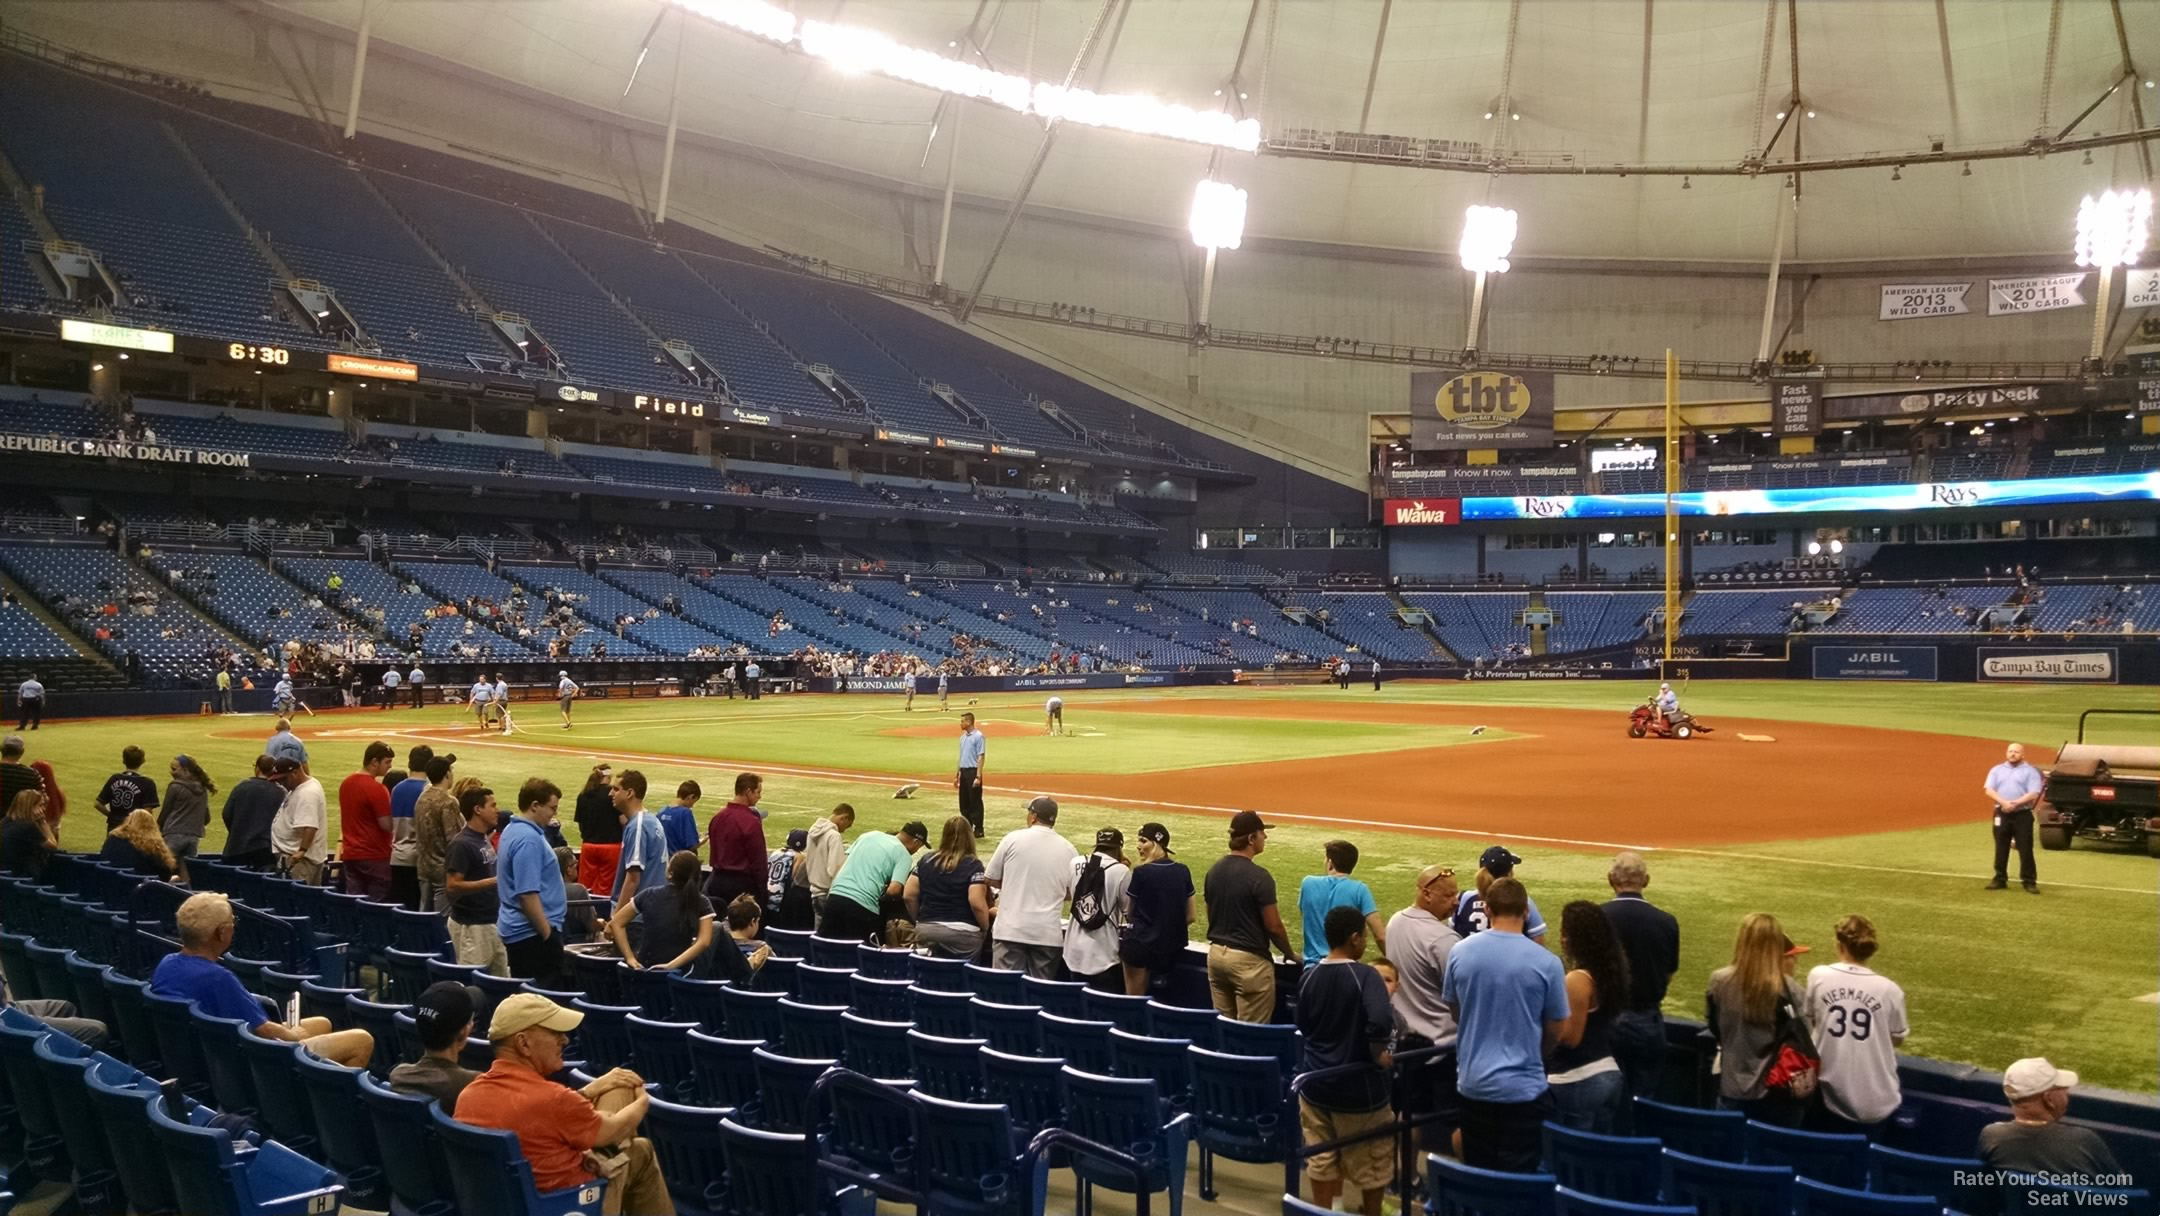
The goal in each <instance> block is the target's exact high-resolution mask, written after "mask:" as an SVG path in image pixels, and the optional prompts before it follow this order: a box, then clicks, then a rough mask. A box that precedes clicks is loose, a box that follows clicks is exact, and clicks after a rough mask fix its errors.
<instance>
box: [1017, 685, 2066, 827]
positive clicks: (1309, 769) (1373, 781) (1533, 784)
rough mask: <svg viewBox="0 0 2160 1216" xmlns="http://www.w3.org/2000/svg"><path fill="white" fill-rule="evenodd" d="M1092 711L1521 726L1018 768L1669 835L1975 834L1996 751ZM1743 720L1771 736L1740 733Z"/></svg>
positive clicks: (1411, 812)
mask: <svg viewBox="0 0 2160 1216" xmlns="http://www.w3.org/2000/svg"><path fill="white" fill-rule="evenodd" d="M1088 712H1089V713H1090V714H1124V713H1149V714H1172V715H1194V714H1202V715H1209V716H1216V715H1220V716H1224V717H1250V718H1276V719H1308V720H1333V721H1357V722H1389V723H1407V724H1417V723H1425V722H1430V723H1434V724H1435V729H1436V730H1444V731H1449V732H1460V731H1464V730H1467V729H1468V723H1476V724H1482V725H1485V726H1490V727H1494V728H1498V729H1503V730H1508V731H1513V732H1516V733H1518V734H1521V735H1524V736H1527V737H1525V738H1520V739H1506V740H1501V741H1498V742H1495V743H1491V744H1486V745H1482V746H1478V747H1433V748H1416V749H1411V750H1405V751H1393V752H1381V753H1378V754H1365V755H1357V756H1338V757H1329V758H1323V759H1317V760H1288V761H1282V762H1280V763H1274V764H1239V765H1222V766H1213V767H1200V766H1196V767H1194V768H1190V769H1184V770H1180V771H1177V772H1169V773H1151V774H1145V775H1140V776H1131V777H1125V776H1110V775H1105V774H1101V773H1086V774H1080V773H1076V774H1069V775H1051V774H1028V775H1027V776H1025V777H1024V778H1018V779H1021V780H1025V781H1026V782H1027V783H1028V784H1030V785H1039V786H1042V787H1044V788H1050V789H1056V790H1059V791H1070V792H1071V793H1072V795H1073V796H1074V797H1075V798H1085V797H1086V796H1088V795H1089V794H1094V795H1098V796H1101V797H1105V798H1118V799H1132V800H1144V801H1156V802H1161V803H1164V804H1180V805H1183V806H1189V807H1195V808H1198V807H1235V808H1241V809H1242V808H1251V809H1253V810H1257V811H1261V812H1262V813H1267V812H1274V813H1278V814H1281V815H1285V816H1295V815H1298V814H1301V813H1302V814H1307V815H1315V816H1326V817H1330V818H1342V819H1356V820H1364V821H1370V822H1376V823H1388V824H1399V825H1402V826H1404V827H1447V828H1452V829H1457V830H1461V829H1474V828H1479V827H1489V828H1490V829H1491V830H1492V831H1493V832H1494V833H1495V834H1496V835H1507V834H1516V835H1523V836H1543V837H1548V838H1551V839H1556V840H1582V841H1620V842H1626V843H1633V844H1642V845H1650V846H1665V847H1672V846H1682V845H1716V844H1734V843H1740V842H1748V841H1765V840H1787V839H1794V838H1803V837H1810V836H1846V835H1857V834H1861V833H1867V832H1889V831H1897V830H1900V829H1905V828H1920V827H1936V826H1940V825H1943V824H1954V823H1970V824H1973V825H1974V829H1973V830H1974V831H1975V832H1976V833H1978V832H1980V831H1981V829H1982V826H1983V825H1984V823H1985V819H1986V811H1987V807H1986V806H1985V804H1984V803H1983V802H1982V800H1981V798H1980V793H1979V791H1980V786H1981V785H1982V783H1983V782H1984V781H1985V780H1986V777H1987V770H1988V768H1989V766H1991V765H1993V764H1995V763H1996V762H1998V761H2000V760H2001V759H2002V744H2000V743H1996V742H1992V741H1990V740H1986V739H1974V738H1969V737H1962V736H1954V735H1936V734H1927V733H1924V732H1920V731H1899V730H1878V729H1873V728H1869V727H1856V726H1828V725H1823V724H1820V723H1810V722H1765V721H1757V720H1749V719H1742V718H1733V719H1717V720H1713V721H1712V722H1711V725H1712V726H1714V727H1716V732H1715V733H1713V734H1710V735H1707V736H1697V737H1696V738H1693V739H1686V740H1681V739H1630V738H1628V735H1627V715H1626V714H1625V713H1621V712H1613V711H1605V710H1599V711H1590V710H1566V709H1532V708H1518V707H1507V706H1465V705H1402V704H1385V703H1382V704H1374V703H1369V702H1355V703H1348V704H1344V705H1342V706H1340V707H1332V706H1328V705H1325V704H1323V703H1319V702H1313V701H1295V702H1269V701H1265V700H1261V699H1257V698H1238V699H1222V700H1185V699H1180V700H1177V701H1163V702H1154V703H1147V704H1131V705H1118V706H1114V707H1113V706H1110V705H1101V706H1094V707H1090V708H1089V710H1088ZM1465 719H1467V720H1468V721H1467V723H1466V722H1465ZM1743 730H1744V731H1746V732H1747V733H1749V734H1762V735H1770V736H1773V737H1775V739H1776V742H1774V743H1748V742H1743V741H1742V740H1741V739H1740V738H1739V737H1738V736H1739V733H1740V732H1741V731H1743ZM2042 750H2043V749H2038V748H2029V749H2028V751H2029V752H2030V753H2031V759H2032V760H2033V761H2034V763H2036V764H2038V765H2040V766H2041V767H2043V768H2045V767H2046V765H2047V764H2048V762H2049V758H2048V757H2047V756H2044V755H2042V754H2040V753H2041V751H2042ZM1195 759H1196V760H1197V759H1201V758H1200V757H1195ZM1015 776H1017V775H1015ZM1976 839H1977V836H1976Z"/></svg>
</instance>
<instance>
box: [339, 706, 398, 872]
mask: <svg viewBox="0 0 2160 1216" xmlns="http://www.w3.org/2000/svg"><path fill="white" fill-rule="evenodd" d="M396 758H397V753H396V752H394V751H392V750H390V745H389V744H387V743H384V742H382V741H381V740H379V739H378V740H376V741H375V742H373V743H370V744H368V745H367V752H366V753H365V754H364V755H363V756H362V758H361V768H360V771H359V772H357V773H354V774H353V775H352V776H350V777H347V778H346V779H345V781H344V783H343V784H341V785H339V786H338V799H337V800H338V832H339V834H340V836H342V837H343V841H342V843H340V844H339V846H338V854H339V856H341V857H343V858H344V860H345V892H346V894H348V895H358V896H360V897H362V898H364V899H388V898H390V791H389V790H388V789H386V788H385V787H384V786H383V781H382V779H383V774H384V773H387V772H389V771H390V765H391V763H392V762H393V761H394V760H396Z"/></svg>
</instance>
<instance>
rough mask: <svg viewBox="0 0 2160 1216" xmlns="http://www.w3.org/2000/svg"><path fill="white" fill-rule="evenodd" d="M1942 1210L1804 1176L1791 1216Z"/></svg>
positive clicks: (1937, 1213)
mask: <svg viewBox="0 0 2160 1216" xmlns="http://www.w3.org/2000/svg"><path fill="white" fill-rule="evenodd" d="M1942 1210H1943V1205H1941V1204H1939V1203H1937V1202H1935V1200H1934V1199H1933V1198H1932V1197H1931V1196H1927V1195H1878V1194H1876V1193H1875V1192H1873V1191H1856V1190H1853V1189H1852V1188H1850V1187H1842V1186H1832V1185H1830V1184H1829V1183H1826V1182H1817V1181H1815V1180H1814V1179H1813V1178H1806V1177H1803V1178H1797V1179H1795V1180H1794V1181H1793V1206H1792V1216H1942ZM2049 1210H2051V1211H2060V1210H2062V1209H2060V1208H2052V1209H2049ZM2125 1210H2133V1209H2128V1208H2126V1209H2125Z"/></svg>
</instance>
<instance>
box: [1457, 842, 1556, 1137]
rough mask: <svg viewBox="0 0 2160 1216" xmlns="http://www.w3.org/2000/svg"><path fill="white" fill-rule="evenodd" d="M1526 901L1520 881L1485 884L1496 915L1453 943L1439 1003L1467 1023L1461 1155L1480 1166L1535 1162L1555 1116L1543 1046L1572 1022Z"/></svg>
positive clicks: (1461, 1039)
mask: <svg viewBox="0 0 2160 1216" xmlns="http://www.w3.org/2000/svg"><path fill="white" fill-rule="evenodd" d="M1529 905H1530V896H1529V894H1528V893H1527V892H1525V891H1524V890H1523V885H1522V884H1521V883H1519V882H1517V881H1515V880H1514V879H1512V878H1501V879H1495V880H1494V881H1493V884H1492V885H1491V886H1490V887H1488V888H1486V890H1485V911H1486V913H1487V915H1488V916H1489V917H1490V918H1491V923H1490V924H1488V925H1487V926H1486V928H1485V931H1484V932H1482V933H1479V934H1476V935H1474V936H1472V937H1470V938H1468V939H1467V940H1465V941H1464V942H1463V943H1462V944H1460V945H1458V946H1456V947H1455V948H1454V949H1453V950H1450V951H1448V960H1447V967H1446V969H1445V970H1444V971H1443V972H1442V979H1441V986H1440V1001H1441V1003H1442V1004H1443V1005H1445V1006H1447V1008H1448V1011H1449V1012H1450V1013H1452V1014H1454V1015H1455V1021H1456V1024H1457V1025H1458V1026H1460V1027H1461V1030H1460V1032H1459V1034H1458V1035H1457V1038H1456V1042H1457V1044H1458V1046H1457V1049H1456V1089H1457V1092H1458V1093H1459V1094H1460V1095H1461V1097H1462V1159H1463V1164H1465V1165H1474V1166H1477V1167H1478V1168H1480V1169H1488V1170H1507V1171H1510V1172H1513V1173H1529V1172H1531V1171H1533V1170H1535V1169H1536V1168H1537V1166H1538V1158H1539V1154H1540V1153H1541V1151H1542V1143H1541V1137H1542V1134H1543V1133H1542V1130H1541V1129H1542V1128H1543V1127H1544V1125H1545V1120H1546V1119H1547V1118H1548V1117H1550V1116H1551V1114H1552V1105H1553V1103H1552V1092H1551V1087H1550V1086H1548V1085H1547V1084H1546V1081H1545V1052H1546V1049H1548V1048H1550V1047H1551V1046H1552V1045H1553V1044H1554V1043H1556V1042H1558V1041H1559V1037H1560V1030H1561V1028H1562V1027H1563V1026H1565V1025H1566V1024H1567V1017H1568V996H1567V975H1566V973H1565V972H1564V971H1563V970H1562V968H1561V966H1560V960H1559V959H1558V958H1555V957H1554V956H1553V953H1552V952H1551V951H1550V950H1547V949H1546V948H1545V947H1543V946H1541V945H1539V944H1538V943H1536V942H1534V941H1531V940H1530V939H1529V938H1528V937H1525V936H1523V918H1524V916H1525V915H1526V914H1527V913H1528V911H1529Z"/></svg>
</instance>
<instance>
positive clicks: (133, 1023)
mask: <svg viewBox="0 0 2160 1216" xmlns="http://www.w3.org/2000/svg"><path fill="white" fill-rule="evenodd" d="M105 994H106V995H107V996H109V997H111V998H112V1011H113V1019H114V1020H113V1021H112V1022H111V1023H110V1024H109V1025H108V1027H107V1029H109V1030H111V1031H113V1032H114V1033H115V1034H117V1035H118V1036H119V1038H120V1043H121V1045H122V1046H124V1047H126V1048H127V1058H128V1063H130V1064H133V1065H134V1066H135V1067H137V1068H140V1069H142V1070H143V1071H144V1072H148V1073H153V1074H155V1075H157V1076H164V1075H166V1068H165V1052H164V1047H163V1045H162V1043H161V1042H160V1041H159V1039H158V1033H157V1023H156V1022H155V1021H153V1020H152V1019H151V1017H150V985H148V984H146V983H144V982H142V981H141V980H138V979H136V978H134V977H133V976H130V975H126V974H123V973H122V972H121V970H120V969H119V968H118V967H112V968H108V969H107V970H106V972H105Z"/></svg>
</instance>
